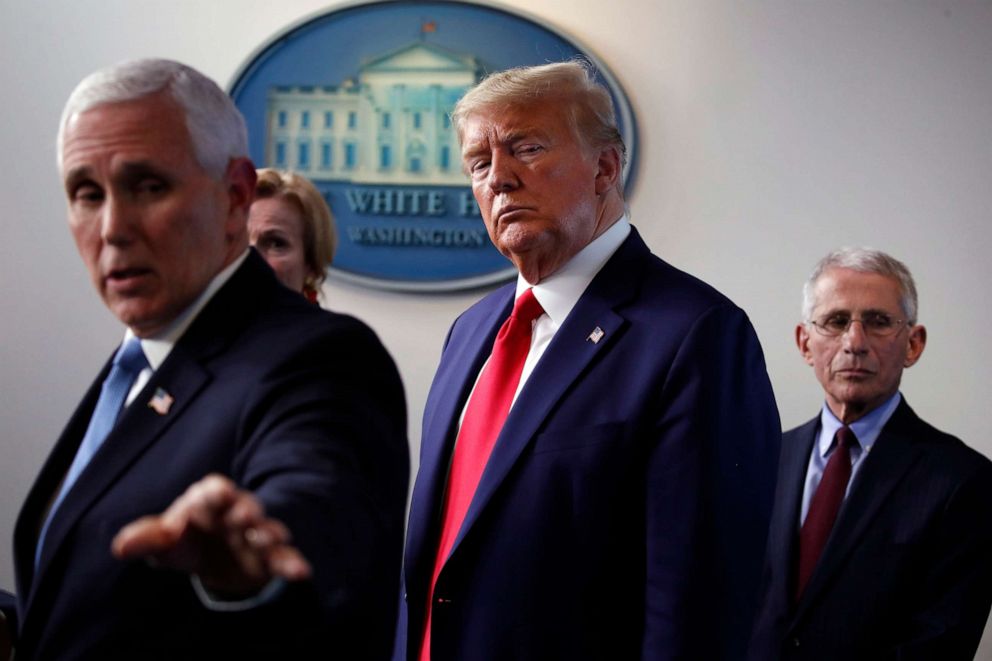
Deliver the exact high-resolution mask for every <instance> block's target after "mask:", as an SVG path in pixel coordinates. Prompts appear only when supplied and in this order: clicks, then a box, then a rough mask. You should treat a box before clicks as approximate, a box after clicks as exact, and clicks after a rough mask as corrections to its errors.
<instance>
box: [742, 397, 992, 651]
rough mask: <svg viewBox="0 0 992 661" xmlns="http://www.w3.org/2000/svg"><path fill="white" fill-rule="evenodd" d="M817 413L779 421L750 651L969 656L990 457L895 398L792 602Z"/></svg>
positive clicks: (990, 489)
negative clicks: (771, 507) (786, 424)
mask: <svg viewBox="0 0 992 661" xmlns="http://www.w3.org/2000/svg"><path fill="white" fill-rule="evenodd" d="M818 431H819V416H817V417H816V418H814V419H812V420H810V421H809V422H807V423H806V424H804V425H802V426H801V427H797V428H796V429H793V430H791V431H789V432H787V433H786V434H785V435H784V437H783V440H782V460H781V465H780V469H779V484H778V490H777V495H776V501H775V511H774V514H773V518H772V527H771V531H770V534H769V535H770V536H769V542H768V563H767V568H766V575H765V586H764V601H763V606H762V608H761V614H760V618H759V620H758V622H757V625H756V628H755V634H754V640H753V641H752V646H751V658H753V659H756V660H761V661H766V660H767V661H770V660H773V659H824V660H826V659H844V660H845V661H855V660H857V659H872V660H878V659H928V660H940V661H954V660H956V659H971V658H973V657H974V654H975V649H976V648H977V647H978V642H979V640H980V639H981V636H982V629H983V627H984V626H985V620H986V618H987V617H988V613H989V604H990V602H992V463H990V462H989V461H988V459H986V458H985V457H983V456H982V455H980V454H979V453H977V452H975V451H974V450H971V449H969V448H968V447H966V446H965V445H964V444H963V443H962V442H961V441H960V440H958V439H957V438H954V437H953V436H950V435H948V434H945V433H943V432H941V431H939V430H937V429H935V428H933V427H931V426H930V425H928V424H927V423H926V422H924V421H923V420H921V419H920V418H919V417H917V415H916V414H915V413H914V412H913V410H912V409H911V408H910V407H909V405H908V404H906V402H905V400H903V401H902V402H901V403H900V404H899V407H898V408H897V409H896V411H895V413H894V414H893V415H892V418H890V419H889V421H888V423H886V425H885V427H884V428H883V429H882V433H881V435H880V436H879V437H878V440H877V441H876V442H875V445H874V446H873V447H872V450H871V453H870V454H869V455H868V456H867V457H865V459H864V464H863V465H862V466H861V468H860V470H859V471H858V474H857V476H856V477H855V480H856V481H855V483H854V484H852V485H851V489H850V492H849V493H848V497H847V499H846V500H845V502H844V504H843V505H842V508H841V511H840V513H839V515H838V517H837V522H836V524H835V525H834V530H833V532H832V533H831V537H830V538H829V539H828V540H827V545H826V547H825V548H824V550H823V555H822V556H821V558H820V562H819V564H818V565H817V567H816V569H815V570H814V573H813V575H812V577H811V578H810V581H809V584H808V585H807V587H806V590H805V591H804V593H803V596H802V599H801V600H800V602H799V604H797V605H795V606H793V604H792V593H793V591H794V587H793V586H794V580H795V577H794V573H795V566H794V563H795V558H796V553H797V551H796V544H797V542H798V525H799V524H798V522H799V508H800V506H801V501H802V492H803V482H804V480H805V476H806V469H807V465H808V462H809V456H810V452H811V450H812V447H813V442H814V440H815V438H816V435H817V433H818Z"/></svg>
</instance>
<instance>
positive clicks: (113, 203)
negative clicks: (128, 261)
mask: <svg viewBox="0 0 992 661" xmlns="http://www.w3.org/2000/svg"><path fill="white" fill-rule="evenodd" d="M130 213H131V212H130V210H129V208H128V205H127V204H126V202H125V201H124V200H122V199H121V198H120V196H117V195H107V197H106V199H105V200H104V203H103V208H102V209H101V217H100V237H101V238H102V239H103V242H104V243H109V244H115V245H119V244H123V243H127V242H128V241H129V240H130V237H131V234H132V231H133V228H132V226H131V220H132V219H131V218H130Z"/></svg>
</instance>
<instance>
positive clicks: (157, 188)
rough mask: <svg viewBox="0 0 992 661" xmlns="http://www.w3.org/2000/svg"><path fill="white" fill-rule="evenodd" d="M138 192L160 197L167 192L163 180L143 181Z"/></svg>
mask: <svg viewBox="0 0 992 661" xmlns="http://www.w3.org/2000/svg"><path fill="white" fill-rule="evenodd" d="M136 190H137V192H138V193H139V194H143V195H159V194H161V193H162V192H164V191H165V183H164V182H163V181H162V180H161V179H152V178H149V179H142V180H141V181H139V182H138V185H137V186H136Z"/></svg>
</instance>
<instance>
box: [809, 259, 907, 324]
mask: <svg viewBox="0 0 992 661" xmlns="http://www.w3.org/2000/svg"><path fill="white" fill-rule="evenodd" d="M833 268H839V269H851V270H852V271H859V272H861V273H876V274H878V275H884V276H885V277H887V278H892V279H894V280H895V281H896V282H898V283H899V304H900V307H901V308H902V313H903V314H904V315H906V322H907V323H908V324H909V325H910V326H913V325H915V324H916V321H917V318H916V314H917V311H918V300H917V296H916V283H915V282H913V274H912V273H910V272H909V269H908V268H906V265H905V264H903V263H902V262H900V261H899V260H898V259H896V258H895V257H892V256H891V255H888V254H886V253H884V252H882V251H881V250H874V249H872V248H840V249H838V250H834V251H833V252H831V253H828V254H827V256H826V257H824V258H823V259H821V260H820V261H819V262H817V263H816V266H815V267H814V268H813V272H812V273H810V276H809V278H808V279H807V280H806V283H805V284H804V285H803V321H805V322H809V321H811V320H812V317H813V308H815V307H816V303H817V301H816V292H815V288H816V282H817V280H819V279H820V277H821V276H822V275H823V274H824V272H826V271H827V270H829V269H833Z"/></svg>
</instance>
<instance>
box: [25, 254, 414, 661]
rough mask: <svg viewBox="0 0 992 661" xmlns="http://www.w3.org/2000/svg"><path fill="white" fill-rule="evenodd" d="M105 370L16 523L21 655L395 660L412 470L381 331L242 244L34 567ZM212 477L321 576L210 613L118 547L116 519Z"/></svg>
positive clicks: (178, 580) (152, 507)
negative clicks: (313, 298) (245, 252)
mask: <svg viewBox="0 0 992 661" xmlns="http://www.w3.org/2000/svg"><path fill="white" fill-rule="evenodd" d="M108 368H109V365H108V366H107V367H105V368H104V370H103V371H102V372H101V374H100V375H99V376H98V377H97V378H96V380H95V381H94V383H93V385H92V386H91V388H90V390H89V392H87V394H86V396H85V397H84V398H83V401H82V403H81V404H80V406H79V408H78V409H77V411H76V412H75V414H74V415H73V416H72V418H71V420H70V421H69V424H68V426H67V427H66V429H65V431H64V432H63V434H62V436H61V438H59V440H58V442H57V443H56V445H55V448H54V450H53V451H52V454H51V456H50V457H49V458H48V461H47V462H46V463H45V465H44V467H43V468H42V470H41V473H40V475H39V477H38V479H37V481H36V483H35V485H34V487H33V488H32V489H31V491H30V493H29V495H28V497H27V501H26V503H25V505H24V508H23V510H22V512H21V514H20V517H19V519H18V522H17V526H16V529H15V538H14V539H15V565H16V575H17V587H18V597H19V601H20V609H19V610H20V615H21V618H20V619H21V623H20V625H21V626H20V638H19V641H18V644H17V658H18V660H19V661H23V660H27V659H59V660H60V661H64V660H66V659H189V658H201V657H203V658H206V657H207V656H209V655H211V654H216V653H217V652H220V653H221V654H222V658H239V659H242V658H303V657H305V656H307V655H308V654H311V653H313V654H316V653H318V652H321V658H325V656H326V653H327V650H330V649H336V650H340V651H341V653H342V658H349V659H351V658H383V657H386V656H388V654H389V649H390V648H389V641H390V639H391V636H392V631H393V626H394V624H395V610H396V600H395V594H396V590H397V586H398V584H399V569H398V566H399V562H400V557H401V548H402V528H403V526H402V524H403V516H404V505H405V500H406V489H407V484H408V479H409V478H408V471H409V467H408V447H407V444H406V419H405V402H404V396H403V390H402V386H401V384H400V381H399V377H398V374H397V372H396V369H395V366H394V364H393V362H392V360H391V359H390V357H389V356H388V354H387V353H386V351H385V350H384V349H383V347H382V345H381V344H380V343H379V341H378V339H377V338H376V337H375V336H374V335H373V333H372V332H371V331H370V330H369V329H368V328H367V327H366V326H365V325H363V324H362V323H360V322H358V321H357V320H355V319H352V318H350V317H345V316H342V315H336V314H332V313H329V312H326V311H322V310H319V309H318V308H317V307H316V306H314V305H312V304H310V303H308V302H307V301H305V300H304V298H303V297H302V296H300V295H299V294H298V293H294V292H291V291H289V290H288V289H286V288H284V287H283V286H281V285H280V284H279V283H278V282H277V280H276V279H275V276H274V274H273V273H272V271H271V269H269V268H268V266H267V265H266V264H265V262H264V261H263V260H262V259H261V258H260V257H259V256H258V255H257V253H255V251H251V254H250V255H249V257H248V259H247V260H246V261H245V263H244V264H242V265H241V266H240V267H239V269H238V270H237V271H236V272H235V274H234V275H233V276H232V277H231V279H230V280H229V281H228V282H227V283H226V284H225V285H224V286H223V287H222V288H221V289H220V290H219V291H218V292H217V294H216V295H215V296H214V297H213V299H212V300H211V301H210V302H209V303H208V304H207V305H206V306H205V307H204V309H203V310H202V311H201V313H200V315H199V316H198V317H197V319H196V320H195V321H194V322H193V324H192V325H191V326H190V328H189V329H188V330H187V331H186V333H185V334H184V335H183V336H182V338H181V339H180V340H179V342H178V343H177V344H176V345H175V347H174V348H173V349H172V352H171V353H170V354H169V356H168V358H167V359H166V360H165V362H164V363H162V365H161V366H160V367H159V368H158V369H157V370H156V371H155V373H154V375H153V376H152V378H151V381H150V382H149V383H148V384H147V386H145V388H144V389H143V390H142V392H141V394H140V395H138V397H137V399H135V400H134V402H133V403H132V404H131V405H130V406H128V407H127V408H126V409H125V410H124V412H123V413H122V415H121V418H120V419H119V420H118V423H117V425H116V426H115V427H114V429H113V430H112V431H111V432H110V434H109V436H108V437H107V439H106V441H105V442H104V443H103V445H102V446H101V448H100V449H99V451H98V452H97V454H96V455H95V456H94V457H93V459H92V461H91V463H90V464H89V465H88V466H87V468H86V469H85V470H84V472H83V473H82V474H81V475H80V477H79V479H78V480H77V482H76V483H75V484H74V485H73V487H72V489H71V491H70V492H69V493H68V494H67V496H66V498H65V500H64V501H63V502H62V504H61V506H60V507H59V508H58V510H57V511H56V512H55V515H54V518H53V520H52V524H51V526H50V528H49V530H48V533H47V537H46V542H45V546H44V549H43V552H42V554H41V559H40V564H39V566H38V569H37V572H36V571H35V567H34V556H35V545H36V540H37V534H38V527H39V524H40V522H41V519H42V516H43V513H44V512H45V510H46V508H47V506H48V503H49V501H50V500H51V499H52V496H53V494H54V493H55V491H56V489H57V488H58V486H59V482H60V480H61V478H62V476H63V475H64V474H65V472H66V470H67V468H68V466H69V463H70V462H71V461H72V458H73V456H74V454H75V452H76V448H77V447H78V445H79V442H80V440H81V437H82V435H83V432H84V430H85V428H86V426H87V423H88V421H89V418H90V414H91V412H92V410H93V407H94V405H95V403H96V400H97V397H98V395H99V390H100V384H101V382H102V381H103V379H104V376H105V375H106V373H107V371H108ZM158 388H162V389H163V390H164V391H166V392H168V393H169V394H170V395H171V396H172V397H173V398H174V402H173V404H172V406H171V408H170V409H169V410H168V412H167V413H166V414H164V415H159V414H158V413H156V412H155V411H154V410H153V409H152V408H150V407H149V406H148V405H147V403H148V401H149V400H150V398H151V397H152V395H153V393H155V392H156V390H157V389H158ZM211 472H218V473H222V474H224V475H227V476H229V477H230V478H231V479H233V480H234V481H235V482H236V483H237V484H238V485H240V486H241V487H243V488H247V489H250V490H252V491H253V492H254V493H255V494H256V495H257V496H258V497H259V498H260V499H261V501H262V502H263V504H264V505H265V507H266V510H267V512H268V513H269V514H271V515H273V516H275V517H277V518H279V519H281V520H282V521H284V522H285V523H286V524H287V525H288V526H289V528H290V530H291V532H292V534H293V538H294V542H295V543H296V544H297V545H298V546H299V548H300V549H301V550H302V551H303V553H304V554H305V555H306V556H307V558H308V559H309V560H310V561H311V562H312V563H313V566H314V579H313V581H308V582H306V583H305V584H302V585H292V586H290V587H289V588H288V589H286V590H285V591H284V592H283V593H282V594H281V595H280V596H279V597H278V598H276V599H275V600H274V601H273V602H271V603H269V604H267V605H266V606H264V607H261V608H256V609H254V610H251V611H248V612H245V613H215V612H211V611H208V610H206V609H205V608H204V607H203V606H202V605H201V604H200V602H199V600H198V599H197V597H196V596H195V594H194V592H193V588H192V586H191V582H190V579H189V577H187V576H186V575H183V574H178V573H173V572H169V571H164V570H159V569H154V568H152V567H150V566H148V565H147V564H146V563H145V562H143V561H136V562H121V561H118V560H116V559H114V558H113V557H112V555H111V553H110V542H111V539H112V538H113V536H114V535H115V534H116V533H117V531H118V530H119V529H120V528H121V527H122V526H123V525H124V524H126V523H128V522H130V521H132V520H134V519H136V518H138V517H140V516H142V515H145V514H151V513H158V512H161V511H163V510H165V509H166V508H167V507H168V506H169V505H170V504H171V503H172V501H173V500H174V499H175V498H176V497H177V496H179V495H180V494H181V493H182V492H183V491H184V490H185V489H186V488H187V487H188V486H189V485H190V484H192V483H193V482H195V481H196V480H198V479H200V478H201V477H203V476H204V475H206V474H208V473H211ZM273 655H274V656H273Z"/></svg>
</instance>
